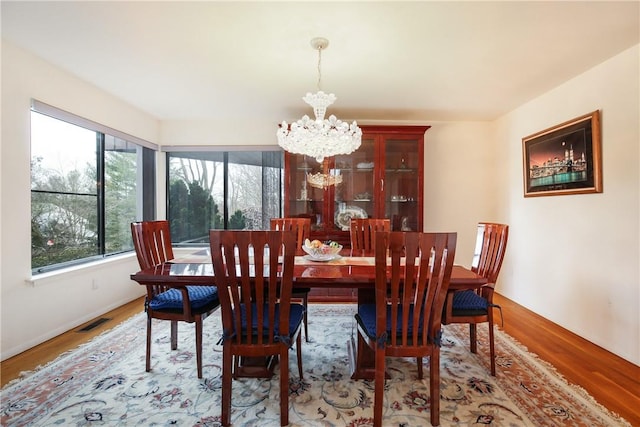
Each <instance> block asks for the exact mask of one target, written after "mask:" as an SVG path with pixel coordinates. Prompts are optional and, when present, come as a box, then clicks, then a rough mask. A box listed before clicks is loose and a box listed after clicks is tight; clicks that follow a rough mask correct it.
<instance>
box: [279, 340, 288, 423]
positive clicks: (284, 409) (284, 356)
mask: <svg viewBox="0 0 640 427" xmlns="http://www.w3.org/2000/svg"><path fill="white" fill-rule="evenodd" d="M282 347H283V350H282V351H281V352H280V362H279V363H280V425H281V426H286V425H289V348H288V347H287V346H286V345H285V344H282Z"/></svg>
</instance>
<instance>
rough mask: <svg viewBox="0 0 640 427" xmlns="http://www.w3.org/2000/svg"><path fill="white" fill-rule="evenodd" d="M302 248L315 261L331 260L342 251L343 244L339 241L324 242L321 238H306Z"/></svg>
mask: <svg viewBox="0 0 640 427" xmlns="http://www.w3.org/2000/svg"><path fill="white" fill-rule="evenodd" d="M302 249H303V250H304V251H305V252H306V253H307V254H309V257H310V258H311V259H313V260H315V261H329V260H331V259H334V258H335V257H336V256H337V255H338V254H339V253H340V251H341V250H342V245H341V244H339V243H338V242H326V243H323V242H321V241H320V240H309V239H305V241H304V245H302Z"/></svg>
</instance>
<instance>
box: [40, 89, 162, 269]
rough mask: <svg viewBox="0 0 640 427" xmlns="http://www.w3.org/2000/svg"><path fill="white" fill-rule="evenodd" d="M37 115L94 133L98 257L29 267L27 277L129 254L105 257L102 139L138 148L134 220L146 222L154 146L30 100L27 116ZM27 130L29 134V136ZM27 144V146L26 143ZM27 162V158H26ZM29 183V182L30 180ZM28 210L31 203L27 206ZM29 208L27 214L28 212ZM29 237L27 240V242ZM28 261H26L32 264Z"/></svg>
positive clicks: (152, 198) (152, 202)
mask: <svg viewBox="0 0 640 427" xmlns="http://www.w3.org/2000/svg"><path fill="white" fill-rule="evenodd" d="M32 113H38V114H42V115H45V116H48V117H50V118H52V119H55V120H59V121H62V122H65V123H68V124H71V125H75V126H78V127H81V128H84V129H87V130H89V131H91V132H95V133H96V152H97V156H96V163H95V166H96V172H97V173H96V175H97V176H96V179H97V185H96V187H97V191H96V209H97V232H98V236H97V241H98V243H97V247H98V254H96V255H91V256H87V257H82V258H77V259H73V260H69V261H63V262H58V263H55V264H49V265H45V266H40V267H36V268H34V267H33V264H32V265H31V274H32V276H33V277H37V276H38V275H40V274H45V273H50V272H53V271H56V270H62V269H65V268H69V267H72V266H78V265H82V264H89V263H95V262H96V261H100V260H104V259H107V258H109V257H112V256H115V255H121V254H124V253H129V252H132V251H133V248H131V249H127V250H121V251H113V252H109V253H107V251H106V244H107V242H106V231H107V229H106V198H105V194H106V191H107V189H106V188H105V187H106V186H105V185H102V183H104V182H105V158H106V152H107V151H108V150H107V149H106V144H105V138H106V136H110V137H114V138H117V139H121V140H123V141H126V142H127V143H132V144H135V145H137V146H139V147H140V148H141V155H140V163H139V164H137V171H136V185H138V184H140V185H141V186H142V189H141V192H140V193H141V197H140V198H138V200H137V201H136V211H137V213H136V217H138V218H136V220H148V219H154V218H155V213H156V210H155V207H156V195H155V193H156V182H155V175H156V152H157V151H158V150H159V148H158V145H156V144H154V143H151V142H149V141H146V140H144V139H141V138H138V137H135V136H133V135H129V134H127V133H125V132H122V131H118V130H116V129H112V128H110V127H108V126H105V125H102V124H100V123H97V122H94V121H92V120H89V119H86V118H84V117H81V116H78V115H75V114H73V113H70V112H68V111H65V110H62V109H60V108H57V107H54V106H52V105H49V104H46V103H44V102H41V101H38V100H35V99H32V100H31V108H30V111H29V114H30V115H31V114H32ZM31 129H32V128H31V126H30V128H29V132H31ZM30 144H31V142H30ZM30 159H31V156H30ZM30 180H31V178H30ZM30 191H31V192H32V193H33V192H36V193H47V191H42V190H33V189H31V190H30ZM30 206H31V202H30ZM32 209H33V208H32V207H30V210H31V211H32ZM31 239H32V236H30V240H31ZM32 259H33V258H31V260H30V261H32Z"/></svg>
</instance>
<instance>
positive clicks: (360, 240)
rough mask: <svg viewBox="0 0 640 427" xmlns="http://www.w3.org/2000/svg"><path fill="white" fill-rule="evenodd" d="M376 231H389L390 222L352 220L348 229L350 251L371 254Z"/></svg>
mask: <svg viewBox="0 0 640 427" xmlns="http://www.w3.org/2000/svg"><path fill="white" fill-rule="evenodd" d="M378 231H391V220H389V219H385V218H381V219H377V218H352V219H351V224H350V228H349V236H350V238H351V250H352V251H364V252H373V250H374V249H375V236H376V232H378Z"/></svg>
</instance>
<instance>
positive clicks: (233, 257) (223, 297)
mask: <svg viewBox="0 0 640 427" xmlns="http://www.w3.org/2000/svg"><path fill="white" fill-rule="evenodd" d="M209 240H210V246H211V259H212V264H213V273H214V282H215V285H216V286H217V287H218V296H219V298H220V308H221V315H222V325H223V339H224V340H230V341H229V342H230V344H231V345H232V346H234V347H243V348H244V350H242V351H243V352H244V354H245V355H265V354H273V353H274V352H275V351H277V348H278V346H279V345H282V342H279V338H280V336H288V331H289V310H290V300H291V288H292V285H293V264H294V257H295V245H296V234H295V232H293V231H284V232H281V231H274V230H269V231H266V230H210V232H209ZM279 254H281V255H279ZM279 258H280V259H279ZM279 261H281V265H279ZM276 307H278V312H276ZM243 323H244V324H246V325H252V327H251V328H249V330H247V329H245V330H243V329H242V328H241V325H242V324H243ZM276 327H277V328H279V329H278V331H280V332H279V334H280V336H277V335H276V334H275V328H276Z"/></svg>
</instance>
